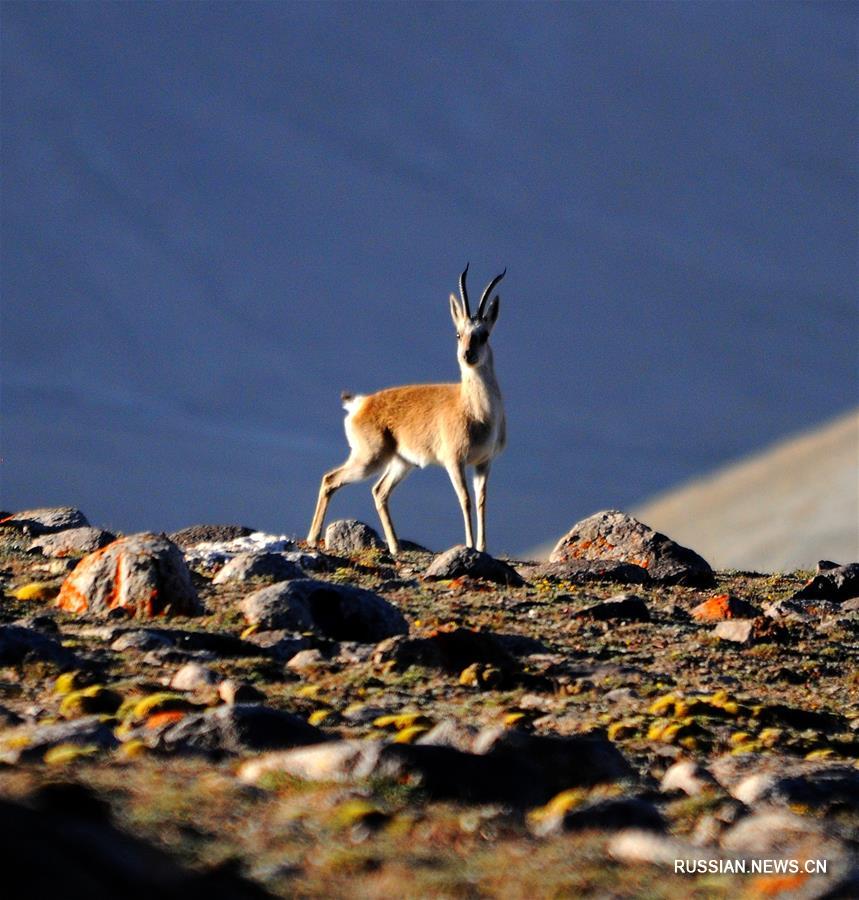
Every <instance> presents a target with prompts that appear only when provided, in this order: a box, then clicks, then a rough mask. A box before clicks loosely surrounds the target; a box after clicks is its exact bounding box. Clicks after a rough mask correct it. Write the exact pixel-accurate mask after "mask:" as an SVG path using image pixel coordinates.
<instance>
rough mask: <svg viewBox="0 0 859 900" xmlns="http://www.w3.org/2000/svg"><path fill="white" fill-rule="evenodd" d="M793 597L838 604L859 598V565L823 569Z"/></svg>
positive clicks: (851, 564)
mask: <svg viewBox="0 0 859 900" xmlns="http://www.w3.org/2000/svg"><path fill="white" fill-rule="evenodd" d="M793 596H794V598H795V599H798V600H803V599H814V600H817V599H823V600H834V601H836V602H839V603H840V602H843V601H844V600H851V599H853V598H854V597H859V563H850V564H849V565H846V566H837V567H835V568H834V569H824V570H823V571H822V572H819V573H818V574H817V575H815V576H814V578H812V579H811V581H809V582H808V584H807V585H805V587H803V588H802V589H801V590H799V591H797V592H796V593H795V594H794V595H793Z"/></svg>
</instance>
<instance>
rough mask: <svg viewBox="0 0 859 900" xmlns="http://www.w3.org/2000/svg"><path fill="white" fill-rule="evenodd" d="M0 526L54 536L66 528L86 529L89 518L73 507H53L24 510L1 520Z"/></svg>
mask: <svg viewBox="0 0 859 900" xmlns="http://www.w3.org/2000/svg"><path fill="white" fill-rule="evenodd" d="M0 525H7V526H10V527H12V528H20V529H22V530H24V531H27V532H28V533H29V534H52V533H54V532H56V531H63V530H65V529H66V528H84V527H86V526H88V525H89V522H88V521H87V517H86V516H85V515H84V514H83V513H82V512H81V511H80V510H79V509H75V508H74V507H73V506H52V507H45V508H44V509H24V510H21V511H20V512H16V513H13V514H12V515H11V516H6V517H5V518H4V519H0Z"/></svg>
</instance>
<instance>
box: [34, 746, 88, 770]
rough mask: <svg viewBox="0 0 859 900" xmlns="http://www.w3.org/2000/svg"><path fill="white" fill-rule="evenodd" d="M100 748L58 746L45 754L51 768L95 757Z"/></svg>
mask: <svg viewBox="0 0 859 900" xmlns="http://www.w3.org/2000/svg"><path fill="white" fill-rule="evenodd" d="M98 750H99V748H98V747H97V746H96V745H95V744H57V746H56V747H51V749H50V750H48V751H47V752H46V753H45V756H44V760H45V762H46V763H47V764H48V765H49V766H64V765H66V764H67V763H70V762H75V761H77V760H79V759H86V758H87V757H90V756H95V754H96V753H98Z"/></svg>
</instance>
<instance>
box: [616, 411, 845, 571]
mask: <svg viewBox="0 0 859 900" xmlns="http://www.w3.org/2000/svg"><path fill="white" fill-rule="evenodd" d="M633 514H634V515H635V516H636V517H638V518H640V519H641V520H642V521H644V522H646V523H647V524H648V525H650V526H652V527H653V528H656V529H658V530H659V531H663V532H665V533H667V534H669V535H670V536H671V537H673V538H674V539H675V540H677V541H679V542H680V543H682V544H686V545H688V546H690V547H694V548H695V550H697V551H698V552H699V553H701V554H702V555H703V556H704V557H705V558H706V559H707V560H708V561H709V562H710V563H711V564H712V565H714V566H716V567H718V568H738V569H757V570H760V571H764V572H769V571H776V570H782V571H789V570H793V569H796V568H808V567H810V566H813V565H814V564H815V563H816V562H817V560H819V559H832V560H835V561H836V562H842V563H847V562H854V561H856V560H859V411H854V412H851V413H849V414H848V415H845V416H842V417H840V418H838V419H835V420H834V421H831V422H830V423H828V424H827V425H824V426H823V427H821V428H817V429H815V430H814V431H810V432H806V433H804V434H801V435H799V436H798V437H794V438H789V439H787V440H785V441H781V442H780V443H778V444H776V445H774V446H773V447H771V448H769V449H767V450H765V451H763V452H761V453H759V454H756V455H754V456H751V457H749V458H747V459H746V460H744V461H742V462H739V463H735V464H733V465H729V466H726V467H724V468H721V469H719V470H717V471H716V472H714V473H713V474H711V475H709V476H706V477H704V478H701V479H698V480H696V481H692V482H690V483H688V484H686V485H684V486H682V487H679V488H677V489H675V490H672V491H669V492H667V493H665V494H662V495H661V496H657V497H655V498H653V499H652V500H650V501H649V502H647V503H645V504H643V505H642V506H640V507H638V508H637V509H634V510H633Z"/></svg>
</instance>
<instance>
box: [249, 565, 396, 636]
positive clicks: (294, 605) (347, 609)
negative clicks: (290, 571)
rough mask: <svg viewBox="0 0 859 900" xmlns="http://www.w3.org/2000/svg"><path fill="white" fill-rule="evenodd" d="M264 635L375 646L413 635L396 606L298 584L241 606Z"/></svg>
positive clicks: (354, 592) (262, 593)
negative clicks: (310, 635)
mask: <svg viewBox="0 0 859 900" xmlns="http://www.w3.org/2000/svg"><path fill="white" fill-rule="evenodd" d="M241 609H242V612H243V613H244V614H245V618H246V619H247V620H248V622H250V623H251V624H252V625H259V626H260V627H261V628H263V629H287V630H293V631H314V632H316V633H317V634H321V635H324V636H325V637H329V638H333V639H334V640H335V641H361V642H364V643H376V642H377V641H381V640H383V639H384V638H387V637H392V636H393V635H395V634H406V633H407V632H408V630H409V627H408V624H407V623H406V620H405V618H403V614H402V613H401V612H400V611H399V610H398V609H397V607H396V606H393V605H392V604H390V603H388V601H387V600H383V599H382V598H381V597H380V596H379V595H378V594H374V593H373V592H372V591H365V590H362V589H361V588H356V587H351V586H348V585H342V584H332V583H329V582H326V581H317V580H316V579H313V578H299V579H296V580H295V581H286V582H281V583H279V584H273V585H271V587H265V588H262V589H261V590H259V591H255V592H254V593H253V594H251V595H250V596H248V597H246V598H245V599H244V600H243V601H242V603H241Z"/></svg>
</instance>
